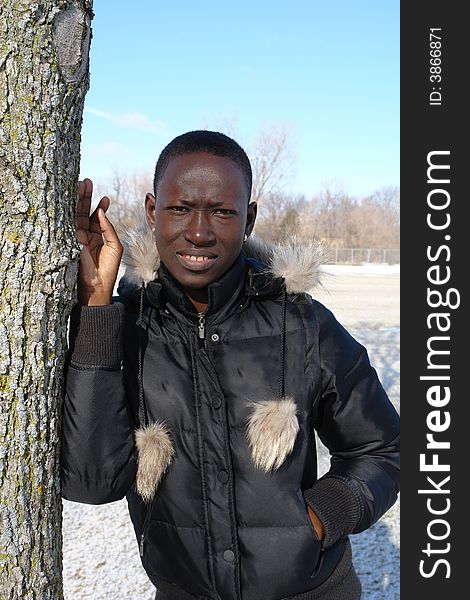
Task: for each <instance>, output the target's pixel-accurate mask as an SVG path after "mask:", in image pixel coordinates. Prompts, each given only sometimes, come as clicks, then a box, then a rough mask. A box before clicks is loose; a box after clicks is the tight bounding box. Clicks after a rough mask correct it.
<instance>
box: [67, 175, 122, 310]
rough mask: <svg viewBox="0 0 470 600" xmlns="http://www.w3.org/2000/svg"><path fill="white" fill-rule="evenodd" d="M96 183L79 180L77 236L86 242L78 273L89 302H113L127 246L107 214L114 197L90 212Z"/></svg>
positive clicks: (80, 288) (82, 295) (83, 299)
mask: <svg viewBox="0 0 470 600" xmlns="http://www.w3.org/2000/svg"><path fill="white" fill-rule="evenodd" d="M92 194H93V183H92V181H91V180H90V179H84V180H83V181H79V182H78V202H77V239H78V241H79V242H80V244H81V245H82V249H81V253H80V268H79V274H78V295H79V299H80V302H81V303H82V304H84V305H86V306H100V305H104V304H111V302H112V300H111V298H112V295H113V290H114V285H115V283H116V279H117V275H118V271H119V265H120V263H121V257H122V252H123V247H122V244H121V242H120V241H119V238H118V236H117V234H116V231H115V229H114V227H113V225H112V223H111V222H110V221H109V219H108V218H107V217H106V211H107V210H108V208H109V204H110V200H109V198H108V197H107V196H104V197H103V198H101V200H100V202H99V204H98V206H97V207H96V208H95V210H94V211H93V213H92V214H91V215H90V206H91V198H92Z"/></svg>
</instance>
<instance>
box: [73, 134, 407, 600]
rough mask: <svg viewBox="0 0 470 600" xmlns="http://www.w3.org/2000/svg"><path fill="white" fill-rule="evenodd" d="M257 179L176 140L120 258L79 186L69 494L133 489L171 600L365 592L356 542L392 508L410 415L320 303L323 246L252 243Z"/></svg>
mask: <svg viewBox="0 0 470 600" xmlns="http://www.w3.org/2000/svg"><path fill="white" fill-rule="evenodd" d="M251 177H252V175H251V167H250V162H249V160H248V158H247V156H246V154H245V152H244V151H243V149H242V148H241V147H240V146H239V145H238V144H237V143H236V142H235V141H234V140H232V139H230V138H228V137H227V136H225V135H223V134H221V133H217V132H209V131H194V132H189V133H186V134H183V135H181V136H178V137H177V138H175V139H174V140H173V141H172V142H170V143H169V144H168V146H167V147H166V148H165V149H164V150H163V151H162V153H161V155H160V157H159V159H158V162H157V166H156V170H155V181H154V194H155V195H152V194H147V196H146V199H145V212H146V226H145V227H144V228H143V229H140V230H134V231H132V232H130V233H129V235H128V239H127V240H126V241H125V244H124V246H125V251H124V255H123V250H124V247H123V245H122V244H121V242H120V240H119V239H118V236H117V235H116V232H115V230H114V228H113V226H112V224H111V223H110V222H109V220H108V219H107V217H106V214H105V213H106V210H107V208H108V207H109V199H107V198H106V197H105V198H102V199H101V201H100V203H99V205H98V207H97V208H96V210H95V211H94V212H93V214H92V215H91V216H90V214H89V213H90V202H91V195H92V183H91V182H90V181H89V180H85V181H83V182H80V184H79V201H78V223H77V229H78V239H79V241H80V243H81V244H82V251H81V259H80V271H79V303H78V304H77V305H76V307H74V310H73V312H72V319H71V327H70V342H71V343H70V350H69V355H68V360H67V366H66V393H65V400H64V414H63V440H62V441H63V443H62V494H63V497H64V498H66V499H68V500H73V501H76V502H86V503H90V504H101V503H105V502H112V501H115V500H119V499H121V498H123V497H124V496H126V497H127V501H128V506H129V512H130V516H131V518H132V521H133V524H134V528H135V533H136V537H137V540H138V543H139V548H140V554H141V558H142V564H143V566H144V568H145V569H146V572H147V573H148V576H149V578H150V579H151V581H152V582H153V583H154V585H155V587H156V588H157V590H158V591H157V596H156V598H158V599H160V600H171V599H177V600H184V599H191V598H198V599H207V600H209V599H211V600H286V599H290V600H294V599H296V600H297V599H298V600H300V599H302V600H310V599H317V598H318V599H320V598H321V599H322V600H346V599H347V600H356V599H359V598H360V596H361V586H360V582H359V580H358V577H357V575H356V572H355V570H354V567H353V565H352V558H351V546H350V542H349V539H348V535H349V534H351V533H358V532H360V531H363V530H365V529H367V528H368V527H370V526H371V525H372V524H373V523H375V522H376V521H377V520H378V519H379V518H380V517H381V516H382V515H383V514H384V513H385V512H386V511H387V510H388V509H389V508H390V507H391V506H392V505H393V503H394V502H395V500H396V498H397V493H398V486H399V483H398V482H399V471H398V434H399V421H398V415H397V413H396V411H395V409H394V408H393V406H392V404H391V402H390V401H389V399H388V398H387V395H386V393H385V391H384V390H383V388H382V386H381V384H380V382H379V380H378V378H377V374H376V372H375V370H374V369H373V368H372V367H371V365H370V363H369V359H368V356H367V352H366V349H365V348H364V347H363V346H361V345H360V344H359V343H358V342H357V341H356V340H354V339H353V338H352V337H351V335H350V334H349V333H348V332H347V331H346V330H345V329H344V328H343V327H342V326H341V325H340V324H339V323H338V322H337V321H336V319H335V318H334V316H333V314H332V313H331V312H330V311H329V310H328V309H327V308H325V307H324V306H323V305H322V304H320V303H319V302H317V301H315V300H314V299H313V298H312V297H311V296H310V294H309V292H311V291H312V290H313V288H314V287H315V284H316V283H317V282H318V277H319V272H320V269H319V262H320V261H321V259H322V248H321V246H319V245H317V244H316V243H314V242H312V243H309V244H304V245H303V246H302V245H298V244H297V243H296V240H295V239H292V240H288V241H286V242H285V243H284V244H281V245H278V246H275V245H268V244H266V243H263V242H262V241H261V240H256V239H255V237H254V236H253V235H252V231H253V226H254V223H255V219H256V204H255V203H250V194H251ZM123 241H124V240H123ZM122 255H123V256H122ZM121 257H122V258H123V260H124V262H125V264H126V266H127V269H126V272H125V275H124V277H123V278H122V279H121V281H120V283H119V287H118V296H116V297H113V296H112V294H113V289H114V285H115V282H116V279H117V274H118V269H119V265H120V262H121ZM315 432H316V434H317V435H318V436H319V438H320V439H321V440H322V442H323V443H324V444H325V445H326V446H327V447H328V448H329V450H330V453H331V464H330V469H329V471H328V472H327V473H326V474H325V475H324V476H322V477H321V478H320V479H318V478H317V461H316V446H315Z"/></svg>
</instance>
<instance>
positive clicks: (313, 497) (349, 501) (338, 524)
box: [304, 475, 363, 548]
mask: <svg viewBox="0 0 470 600" xmlns="http://www.w3.org/2000/svg"><path fill="white" fill-rule="evenodd" d="M304 498H305V500H306V502H307V503H308V504H309V505H310V506H311V507H312V509H313V511H314V512H315V514H316V515H317V517H318V518H319V519H320V521H321V523H322V524H323V527H324V529H325V537H324V539H323V547H324V548H328V546H332V545H333V544H334V543H335V542H337V541H338V540H339V539H340V538H341V537H342V536H344V535H348V534H349V533H351V532H352V531H353V530H354V529H355V527H356V526H357V524H358V523H359V522H360V520H361V517H362V512H363V510H362V502H361V498H360V495H359V492H358V491H357V490H355V489H354V486H353V485H349V484H348V483H346V481H345V480H344V479H343V478H339V477H333V476H327V475H325V477H322V478H321V479H319V480H318V481H316V482H315V483H314V484H313V486H312V487H311V488H309V489H308V490H305V491H304Z"/></svg>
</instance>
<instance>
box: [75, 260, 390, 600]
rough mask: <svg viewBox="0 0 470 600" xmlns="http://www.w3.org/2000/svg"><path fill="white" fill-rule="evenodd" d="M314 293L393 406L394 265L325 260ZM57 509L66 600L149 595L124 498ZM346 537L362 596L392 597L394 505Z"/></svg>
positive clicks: (323, 462) (149, 599)
mask: <svg viewBox="0 0 470 600" xmlns="http://www.w3.org/2000/svg"><path fill="white" fill-rule="evenodd" d="M314 296H315V297H316V298H317V299H318V300H320V302H322V303H323V304H325V305H326V306H328V308H330V309H331V310H332V311H333V312H334V314H335V316H336V318H337V319H338V320H339V321H340V322H341V323H342V324H343V325H344V326H345V327H346V328H347V329H348V330H349V331H350V332H351V333H352V335H353V336H354V337H355V338H356V339H357V340H358V341H359V342H361V343H362V344H363V345H364V346H366V348H367V350H368V352H369V357H370V359H371V362H372V364H373V366H374V367H375V368H376V369H377V372H378V374H379V377H380V379H381V381H382V383H383V385H384V387H385V389H386V390H387V392H388V394H389V396H390V399H391V400H392V402H393V403H394V404H395V406H396V407H397V410H399V406H400V400H399V393H400V387H399V385H400V384H399V372H400V362H399V361H400V353H399V338H400V313H399V267H398V266H389V265H373V266H359V267H349V266H342V265H331V266H329V267H328V268H327V273H326V277H325V281H324V289H321V290H318V291H316V292H315V293H314ZM319 454H320V465H319V470H320V474H321V473H324V472H325V471H326V470H327V469H328V455H327V452H326V450H325V449H324V448H322V447H321V448H319ZM63 507H64V510H63V534H64V595H65V600H153V598H154V595H155V589H154V588H153V586H152V584H151V583H150V582H149V581H148V579H147V576H146V574H145V571H144V570H143V569H142V567H141V565H140V559H139V552H138V548H137V542H136V540H135V537H134V532H133V529H132V525H131V523H130V519H129V517H128V513H127V504H126V501H125V500H122V501H120V502H113V503H111V504H106V505H104V506H87V505H85V504H77V503H74V502H67V501H66V500H64V501H63ZM351 543H352V546H353V560H354V564H355V567H356V570H357V572H358V574H359V577H360V579H361V582H362V587H363V597H362V598H363V600H398V598H399V597H400V593H399V503H397V504H395V506H394V507H393V508H392V509H391V510H390V511H389V512H388V513H387V514H386V515H384V517H382V519H380V521H379V522H378V523H376V524H375V525H374V526H373V527H371V528H370V529H369V530H368V531H366V532H363V533H361V534H358V535H353V536H351ZM260 600H263V599H262V598H260Z"/></svg>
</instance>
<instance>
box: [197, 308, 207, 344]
mask: <svg viewBox="0 0 470 600" xmlns="http://www.w3.org/2000/svg"><path fill="white" fill-rule="evenodd" d="M197 318H198V326H197V330H198V331H197V334H198V337H199V339H201V340H203V339H204V337H205V335H206V317H205V316H204V313H198V314H197Z"/></svg>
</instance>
